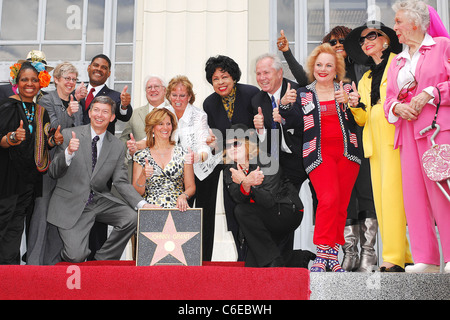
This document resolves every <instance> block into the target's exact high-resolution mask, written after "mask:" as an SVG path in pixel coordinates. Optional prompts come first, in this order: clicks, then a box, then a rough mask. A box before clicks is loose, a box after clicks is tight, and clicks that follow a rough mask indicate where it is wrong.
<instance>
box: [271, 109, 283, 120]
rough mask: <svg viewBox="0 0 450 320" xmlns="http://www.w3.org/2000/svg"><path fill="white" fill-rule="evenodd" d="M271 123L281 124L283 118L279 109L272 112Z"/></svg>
mask: <svg viewBox="0 0 450 320" xmlns="http://www.w3.org/2000/svg"><path fill="white" fill-rule="evenodd" d="M272 117H273V121H275V122H278V123H283V122H282V121H283V117H282V116H281V115H280V109H279V108H278V107H276V108H274V109H273V112H272Z"/></svg>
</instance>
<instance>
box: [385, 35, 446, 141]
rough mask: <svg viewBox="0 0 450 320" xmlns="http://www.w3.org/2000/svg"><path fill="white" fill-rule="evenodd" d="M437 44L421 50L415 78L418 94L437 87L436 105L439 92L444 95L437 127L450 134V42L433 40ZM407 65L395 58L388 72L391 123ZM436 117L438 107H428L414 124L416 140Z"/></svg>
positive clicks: (400, 121)
mask: <svg viewBox="0 0 450 320" xmlns="http://www.w3.org/2000/svg"><path fill="white" fill-rule="evenodd" d="M433 40H434V41H435V42H436V43H435V44H434V45H431V46H422V47H421V48H420V49H419V52H420V53H421V56H420V58H419V62H418V63H417V68H416V72H415V78H416V81H417V83H418V86H417V90H416V93H420V92H422V90H423V89H425V88H427V87H430V86H433V87H435V89H434V90H433V95H434V97H435V99H434V101H433V102H434V104H437V103H438V102H439V94H438V91H437V89H436V87H437V88H439V90H440V92H441V106H440V108H439V114H438V117H437V123H438V124H439V126H440V127H441V131H445V130H450V63H449V62H448V59H449V58H450V40H449V39H448V38H443V37H437V38H433ZM404 65H405V59H404V58H402V57H399V56H397V57H395V58H394V60H393V61H392V63H391V65H390V67H389V70H388V75H387V79H388V83H387V92H386V101H385V103H384V111H385V115H386V118H387V119H388V117H389V116H388V115H389V110H390V108H391V105H392V103H394V102H396V101H398V100H397V96H398V93H399V90H400V88H398V85H397V77H398V73H399V71H400V69H401V68H403V66H404ZM435 114H436V107H435V106H434V105H432V104H426V105H425V107H424V108H423V110H422V112H421V114H420V115H419V117H418V119H417V120H416V121H414V122H413V125H414V138H415V139H416V140H417V139H420V138H422V137H423V136H421V135H420V133H419V132H420V131H421V130H422V129H424V128H426V127H428V126H429V125H431V123H432V121H433V119H434V115H435ZM405 121H407V120H404V119H402V118H399V119H398V121H397V122H395V123H394V125H395V127H396V129H395V138H394V148H395V149H396V148H398V146H399V145H401V144H402V141H400V138H399V137H400V132H401V130H402V125H403V124H404V123H405ZM433 133H434V130H431V131H428V132H427V133H426V134H425V135H424V136H428V135H431V134H433ZM449 143H450V141H449Z"/></svg>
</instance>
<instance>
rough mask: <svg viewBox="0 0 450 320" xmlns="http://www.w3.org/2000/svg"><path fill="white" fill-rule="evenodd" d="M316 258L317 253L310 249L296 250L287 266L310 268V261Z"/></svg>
mask: <svg viewBox="0 0 450 320" xmlns="http://www.w3.org/2000/svg"><path fill="white" fill-rule="evenodd" d="M314 259H316V255H315V254H314V253H312V252H311V251H308V250H294V251H293V252H292V256H291V258H290V259H289V261H288V262H287V263H286V267H290V268H308V264H309V261H313V260H314Z"/></svg>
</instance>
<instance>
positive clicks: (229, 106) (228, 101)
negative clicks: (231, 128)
mask: <svg viewBox="0 0 450 320" xmlns="http://www.w3.org/2000/svg"><path fill="white" fill-rule="evenodd" d="M235 101H236V86H234V88H233V90H231V92H230V94H229V95H228V96H226V97H222V104H223V107H224V108H225V111H226V112H227V116H228V120H230V122H231V118H233V113H234V102H235Z"/></svg>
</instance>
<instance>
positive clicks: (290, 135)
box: [252, 78, 307, 185]
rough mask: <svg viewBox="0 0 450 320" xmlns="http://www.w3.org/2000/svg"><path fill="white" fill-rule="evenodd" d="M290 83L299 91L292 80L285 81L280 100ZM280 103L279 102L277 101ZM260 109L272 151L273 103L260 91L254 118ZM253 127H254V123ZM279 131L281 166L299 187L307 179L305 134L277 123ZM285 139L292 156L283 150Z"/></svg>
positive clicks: (254, 101)
mask: <svg viewBox="0 0 450 320" xmlns="http://www.w3.org/2000/svg"><path fill="white" fill-rule="evenodd" d="M288 83H290V84H291V89H295V90H297V89H298V88H299V87H300V86H299V85H298V84H297V83H296V82H293V81H291V80H288V79H286V78H284V79H283V83H282V86H281V94H280V99H281V98H282V97H283V96H284V95H285V93H286V90H287V86H288ZM277 103H278V101H277ZM258 107H261V109H262V112H263V115H264V127H265V128H266V132H267V136H266V141H267V150H271V149H270V148H271V147H270V146H271V141H272V140H271V139H272V136H271V129H272V119H273V116H272V113H273V108H272V101H271V98H270V96H269V94H268V93H267V92H265V91H262V90H261V91H259V92H258V93H257V94H256V95H255V96H254V97H253V99H252V113H253V116H254V115H256V114H258ZM252 127H254V125H253V123H252ZM277 129H281V130H282V132H283V135H281V132H280V134H279V138H280V140H279V141H278V148H280V151H279V154H280V165H281V167H282V169H283V170H284V172H285V174H286V175H289V176H291V178H292V181H293V182H294V183H295V184H296V185H297V184H298V183H300V182H302V181H304V180H305V179H306V177H307V176H306V172H305V170H304V168H303V162H302V148H303V132H302V130H298V129H287V128H286V126H280V124H279V123H277ZM282 136H283V137H284V141H285V143H286V145H287V147H288V148H289V149H290V150H291V152H292V154H289V153H285V152H283V151H282V150H281V137H282Z"/></svg>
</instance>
